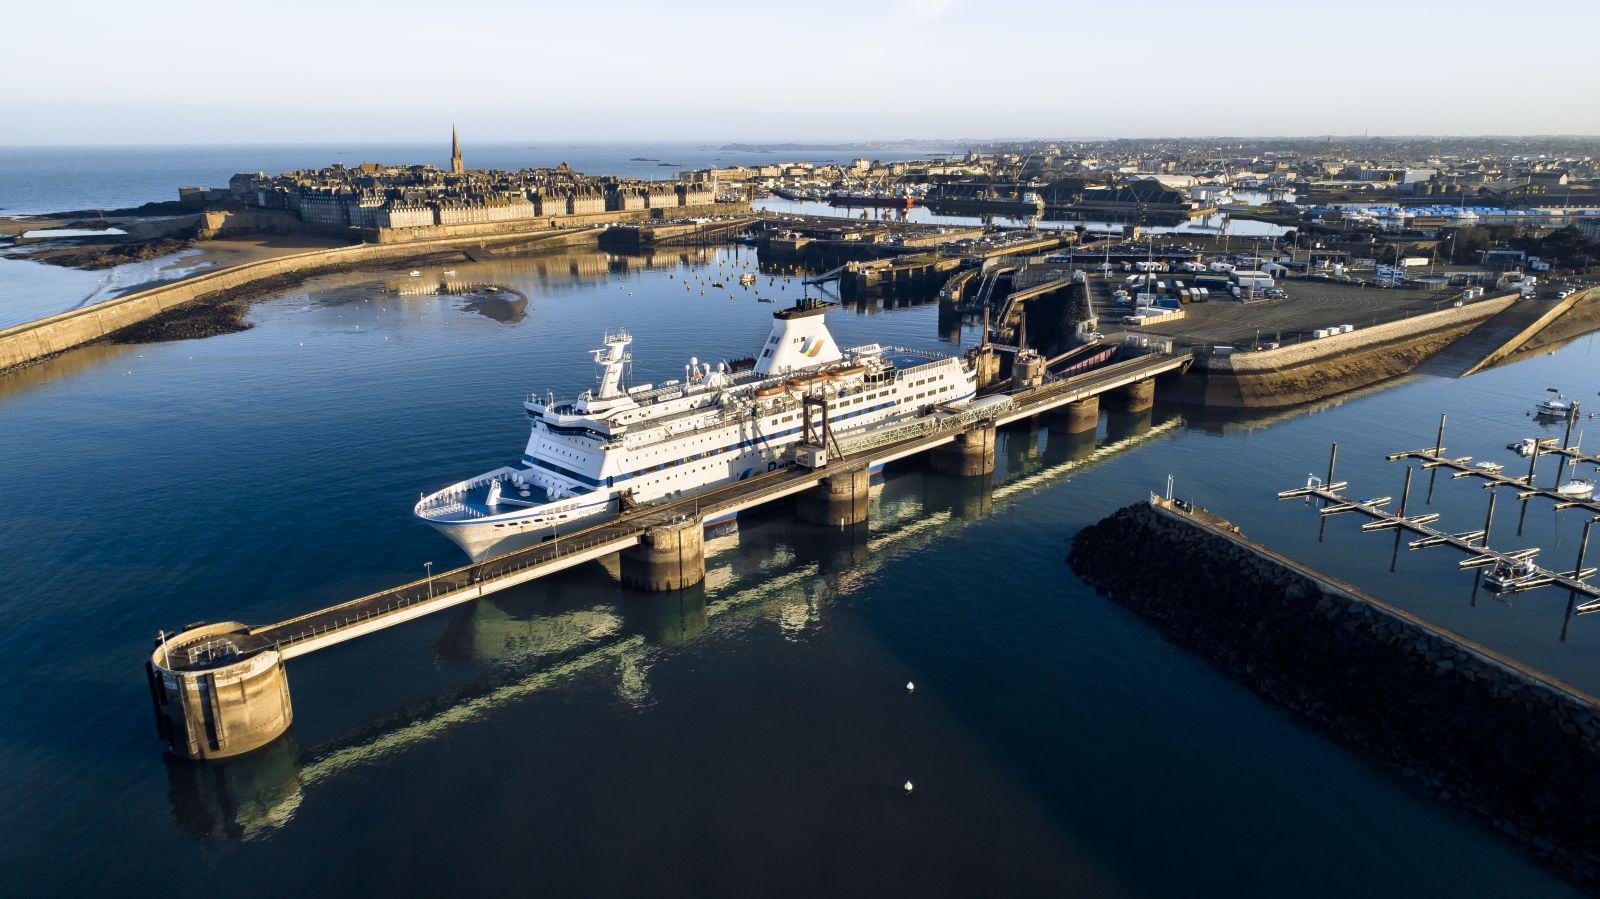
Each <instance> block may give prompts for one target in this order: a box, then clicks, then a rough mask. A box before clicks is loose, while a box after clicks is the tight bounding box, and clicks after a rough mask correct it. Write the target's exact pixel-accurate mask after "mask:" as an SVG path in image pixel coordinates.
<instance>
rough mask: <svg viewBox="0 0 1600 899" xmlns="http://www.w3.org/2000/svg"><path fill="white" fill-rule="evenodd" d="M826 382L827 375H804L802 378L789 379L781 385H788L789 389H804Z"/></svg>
mask: <svg viewBox="0 0 1600 899" xmlns="http://www.w3.org/2000/svg"><path fill="white" fill-rule="evenodd" d="M826 380H828V376H827V375H804V376H802V377H798V378H790V379H789V380H787V381H784V382H783V383H785V384H787V385H789V386H790V387H796V388H805V387H813V386H815V385H817V384H821V383H822V382H824V381H826Z"/></svg>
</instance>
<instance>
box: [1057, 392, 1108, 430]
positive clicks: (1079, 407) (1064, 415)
mask: <svg viewBox="0 0 1600 899" xmlns="http://www.w3.org/2000/svg"><path fill="white" fill-rule="evenodd" d="M1099 424H1100V398H1099V397H1098V396H1091V397H1089V398H1088V399H1085V400H1078V401H1077V402H1075V403H1068V404H1067V405H1066V406H1064V407H1062V408H1061V409H1058V410H1056V411H1055V412H1054V413H1052V414H1050V415H1047V416H1046V417H1045V427H1046V428H1047V429H1048V430H1049V431H1050V432H1051V433H1052V434H1082V433H1085V432H1088V431H1093V430H1094V429H1095V428H1096V427H1098V426H1099Z"/></svg>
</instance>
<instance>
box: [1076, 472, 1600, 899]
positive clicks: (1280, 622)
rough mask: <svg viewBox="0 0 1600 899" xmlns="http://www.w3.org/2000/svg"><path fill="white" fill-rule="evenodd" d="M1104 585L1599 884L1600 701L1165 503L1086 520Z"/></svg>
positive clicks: (1186, 640)
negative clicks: (1096, 520)
mask: <svg viewBox="0 0 1600 899" xmlns="http://www.w3.org/2000/svg"><path fill="white" fill-rule="evenodd" d="M1067 561H1068V563H1069V564H1070V565H1071V566H1072V568H1073V570H1074V571H1076V572H1077V573H1078V575H1079V577H1081V578H1083V579H1084V580H1085V581H1086V582H1088V583H1089V584H1090V585H1092V586H1093V587H1095V589H1097V590H1098V591H1100V592H1101V593H1102V594H1104V595H1106V596H1108V597H1110V598H1111V599H1113V600H1115V601H1117V602H1118V603H1121V604H1122V605H1124V606H1127V607H1128V608H1130V609H1132V610H1133V611H1134V612H1136V613H1138V614H1139V615H1140V616H1142V617H1144V618H1145V619H1146V620H1148V621H1149V622H1151V623H1152V624H1153V625H1155V626H1156V627H1157V628H1158V629H1159V630H1160V631H1161V632H1162V633H1163V634H1164V635H1166V636H1167V637H1168V638H1170V639H1172V640H1174V641H1176V642H1178V643H1181V644H1183V645H1185V646H1187V647H1189V648H1190V649H1192V650H1194V651H1195V652H1198V653H1200V654H1201V655H1203V656H1205V657H1206V658H1208V659H1210V660H1211V661H1213V662H1215V663H1216V664H1218V665H1220V666H1222V667H1223V668H1225V669H1227V670H1228V671H1229V672H1230V673H1232V674H1233V675H1235V676H1236V677H1238V678H1240V679H1241V680H1243V681H1245V682H1246V683H1248V684H1249V685H1250V686H1251V687H1253V688H1254V689H1255V690H1256V692H1258V693H1260V694H1261V695H1262V696H1264V697H1266V698H1268V699H1270V700H1272V701H1274V702H1277V703H1279V704H1281V705H1283V706H1286V707H1288V708H1289V709H1291V710H1293V711H1295V712H1296V713H1298V714H1299V715H1301V716H1303V717H1304V718H1306V719H1308V720H1309V721H1310V722H1312V723H1314V724H1315V725H1317V726H1319V727H1321V728H1324V729H1326V730H1327V731H1329V732H1331V733H1332V734H1334V735H1335V736H1337V737H1338V738H1340V739H1343V740H1344V741H1346V742H1348V743H1351V744H1354V745H1356V746H1359V747H1361V748H1363V749H1365V750H1368V751H1371V752H1373V753H1376V754H1377V755H1378V756H1380V757H1381V758H1383V759H1385V760H1387V761H1388V762H1390V763H1391V764H1393V765H1394V766H1395V768H1396V769H1398V770H1399V771H1400V773H1402V774H1403V775H1404V776H1405V777H1407V778H1410V779H1412V780H1414V781H1415V782H1417V783H1418V785H1419V788H1422V789H1425V790H1427V791H1428V792H1430V793H1433V794H1435V795H1437V796H1438V797H1439V798H1440V799H1443V800H1446V801H1449V802H1453V803H1455V804H1458V805H1460V806H1462V807H1464V808H1466V809H1469V810H1471V811H1472V812H1474V813H1476V814H1478V815H1480V816H1482V817H1483V818H1484V819H1485V820H1487V821H1488V822H1490V823H1491V824H1492V825H1493V826H1494V827H1496V828H1498V829H1499V830H1501V831H1503V832H1504V833H1506V834H1507V835H1508V836H1510V837H1512V838H1513V839H1516V840H1518V841H1520V842H1521V843H1523V844H1524V845H1525V846H1526V847H1527V848H1528V849H1529V850H1530V851H1532V852H1533V853H1534V854H1536V855H1537V856H1539V857H1540V858H1542V859H1544V860H1546V861H1547V862H1549V863H1551V864H1553V865H1555V866H1557V867H1559V868H1561V869H1563V870H1565V871H1566V872H1568V873H1570V874H1571V875H1572V876H1573V877H1574V878H1576V879H1578V880H1580V881H1582V882H1584V883H1585V884H1586V885H1587V886H1589V887H1590V888H1591V889H1594V888H1597V887H1600V700H1596V699H1595V698H1594V697H1592V696H1589V695H1587V694H1584V693H1582V692H1581V691H1578V690H1576V689H1575V688H1573V687H1571V686H1568V685H1566V684H1563V683H1561V682H1560V681H1557V680H1555V679H1553V678H1549V677H1546V676H1544V675H1542V674H1540V673H1538V672H1536V671H1533V670H1531V669H1528V668H1527V667H1526V666H1523V665H1521V664H1520V663H1518V662H1516V661H1514V660H1511V659H1508V658H1505V657H1503V656H1500V655H1498V654H1496V653H1494V652H1492V651H1491V650H1488V649H1487V648H1485V647H1483V646H1480V645H1478V644H1475V643H1473V642H1472V641H1470V640H1467V639H1466V638H1464V637H1461V636H1459V635H1456V634H1453V633H1451V632H1449V631H1447V630H1444V629H1442V628H1438V627H1436V626H1434V625H1432V624H1430V623H1428V622H1426V621H1424V620H1422V619H1420V618H1417V617H1416V616H1413V615H1411V614H1410V613H1408V612H1406V611H1404V610H1403V609H1399V608H1396V607H1394V606H1391V605H1389V604H1388V603H1385V602H1384V601H1383V600H1381V599H1379V598H1377V597H1375V596H1372V595H1371V594H1367V593H1363V592H1362V591H1360V590H1357V589H1356V588H1354V587H1351V586H1349V585H1346V584H1343V583H1340V582H1338V581H1336V580H1334V579H1332V578H1329V577H1327V576H1325V575H1322V574H1319V573H1317V572H1315V571H1313V570H1311V569H1307V568H1305V567H1304V566H1301V565H1299V564H1297V563H1295V562H1293V561H1292V560H1290V559H1288V558H1286V557H1283V556H1281V555H1278V554H1277V553H1274V552H1273V551H1271V550H1269V549H1267V548H1266V547H1264V546H1261V545H1260V544H1257V543H1255V542H1253V541H1251V540H1248V539H1247V538H1245V537H1244V536H1243V535H1242V534H1241V533H1239V531H1238V529H1237V528H1236V527H1234V526H1233V525H1231V524H1230V523H1228V522H1226V521H1224V520H1222V519H1220V518H1216V517H1215V516H1212V515H1210V514H1208V513H1206V512H1204V511H1203V510H1189V509H1186V508H1184V507H1181V506H1178V505H1173V504H1171V503H1166V502H1162V501H1152V502H1150V503H1140V504H1137V505H1133V506H1129V507H1127V508H1124V509H1122V510H1120V511H1118V512H1116V513H1114V514H1113V515H1111V516H1110V517H1108V518H1106V519H1104V520H1102V521H1100V522H1099V523H1097V524H1095V525H1092V526H1090V527H1088V528H1085V529H1084V530H1083V531H1081V532H1080V533H1079V534H1078V536H1077V537H1076V539H1075V540H1074V541H1073V546H1072V550H1071V552H1070V554H1069V555H1068V557H1067Z"/></svg>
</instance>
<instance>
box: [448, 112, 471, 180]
mask: <svg viewBox="0 0 1600 899" xmlns="http://www.w3.org/2000/svg"><path fill="white" fill-rule="evenodd" d="M466 170H467V168H466V166H464V165H462V163H461V141H460V139H459V138H457V137H456V126H455V124H454V123H451V125H450V171H452V172H454V173H455V174H457V175H459V174H461V173H462V172H465V171H466Z"/></svg>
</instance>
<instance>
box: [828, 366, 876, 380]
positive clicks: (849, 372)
mask: <svg viewBox="0 0 1600 899" xmlns="http://www.w3.org/2000/svg"><path fill="white" fill-rule="evenodd" d="M866 371H867V367H866V366H865V365H847V366H845V367H844V368H836V369H834V370H833V371H830V372H828V377H830V378H853V377H855V376H856V375H859V374H865V373H866Z"/></svg>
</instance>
